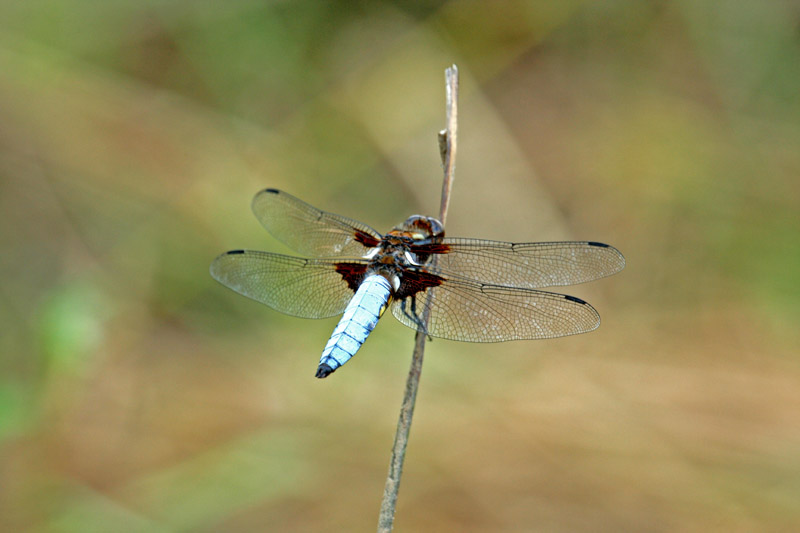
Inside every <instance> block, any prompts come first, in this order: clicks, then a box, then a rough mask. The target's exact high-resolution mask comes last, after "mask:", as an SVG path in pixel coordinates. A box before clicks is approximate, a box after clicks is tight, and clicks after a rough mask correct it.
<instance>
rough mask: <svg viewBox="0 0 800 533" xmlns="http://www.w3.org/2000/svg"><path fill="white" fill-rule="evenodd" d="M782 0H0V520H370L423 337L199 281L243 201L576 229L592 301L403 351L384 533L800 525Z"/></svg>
mask: <svg viewBox="0 0 800 533" xmlns="http://www.w3.org/2000/svg"><path fill="white" fill-rule="evenodd" d="M798 27H800V4H798V3H797V2H794V1H779V0H772V1H765V2H725V1H716V2H715V1H691V0H683V1H680V0H676V1H639V0H615V1H610V2H589V1H578V0H572V1H563V2H546V1H539V2H523V1H503V2H478V1H463V2H462V1H440V2H405V3H402V2H401V3H392V2H361V3H350V4H344V3H341V4H339V3H327V2H319V1H310V2H256V1H249V0H234V1H227V2H187V1H162V0H145V1H142V0H138V1H135V2H134V1H131V0H113V1H107V2H79V1H66V2H65V1H58V0H42V1H37V2H13V1H6V2H3V3H2V4H0V245H1V246H2V247H1V248H0V250H1V251H0V276H1V277H0V279H2V282H0V327H1V328H2V331H1V332H0V354H1V357H0V529H2V530H4V531H26V530H28V531H64V532H72V531H75V532H85V531H164V532H171V531H209V532H210V531H369V530H372V529H373V528H374V527H375V524H376V522H377V516H378V507H379V502H380V498H381V495H382V491H383V484H384V480H385V474H386V470H387V466H388V460H389V451H390V448H391V444H392V439H393V435H394V428H395V424H396V419H397V413H398V410H399V405H400V400H401V397H402V393H403V387H404V383H405V379H406V373H407V369H408V365H409V362H410V354H411V350H412V344H413V334H412V332H411V331H410V330H408V329H407V328H404V327H403V326H401V325H400V324H398V323H397V322H396V321H394V320H393V319H392V318H388V315H387V318H385V319H384V320H383V321H382V322H381V324H380V325H379V327H378V328H377V330H376V331H375V333H374V334H373V336H372V337H371V338H370V340H369V341H368V342H367V344H366V346H365V348H364V349H363V350H362V351H361V352H360V353H359V354H358V356H357V358H356V359H355V360H353V361H352V362H350V364H348V365H347V366H346V367H344V368H343V369H341V370H340V371H339V372H337V373H336V374H334V375H333V376H331V378H329V379H327V380H316V379H314V377H313V375H314V371H315V369H316V365H317V361H318V357H319V354H320V352H321V349H322V347H323V346H324V344H325V342H326V340H327V337H328V335H329V334H330V332H331V331H332V329H333V327H334V325H335V323H336V320H335V319H330V320H322V321H306V320H301V319H296V318H291V317H285V316H282V315H280V314H278V313H276V312H274V311H272V310H270V309H268V308H266V307H264V306H261V305H259V304H257V303H255V302H252V301H250V300H247V299H245V298H243V297H241V296H239V295H237V294H235V293H233V292H232V291H229V290H228V289H226V288H224V287H222V286H221V285H218V284H216V282H214V281H213V280H212V279H211V278H210V276H209V274H208V265H209V263H210V262H211V260H212V259H213V258H214V257H215V256H216V255H217V254H219V253H221V252H223V251H225V250H228V249H233V248H251V249H262V250H270V251H278V252H286V251H287V250H285V249H284V248H283V247H282V246H281V245H280V244H279V243H278V242H277V241H275V240H274V239H272V238H271V237H270V236H269V235H268V234H267V233H266V232H265V231H263V229H262V228H261V227H260V226H259V224H258V222H257V221H256V220H255V218H254V217H253V215H252V213H251V212H250V209H249V204H250V200H251V198H252V196H253V195H254V194H255V193H256V192H257V191H258V190H260V189H262V188H264V187H277V188H281V189H285V190H286V191H288V192H291V193H292V194H294V195H296V196H299V197H301V198H303V199H305V200H307V201H308V202H310V203H311V204H313V205H316V206H319V207H321V208H323V209H326V210H329V211H333V212H337V213H341V214H345V215H347V216H350V217H353V218H357V219H360V220H363V221H364V222H366V223H367V224H369V225H371V226H373V227H375V228H376V229H378V230H380V231H385V230H387V229H389V228H391V227H392V226H393V225H395V224H397V223H399V222H400V221H402V220H404V219H405V218H406V217H407V216H408V215H409V214H412V213H423V214H435V213H436V212H437V209H438V202H439V194H440V186H441V168H440V163H439V159H438V157H439V156H438V151H437V144H436V132H437V131H438V130H439V129H441V128H442V127H443V126H444V120H445V118H444V117H445V114H444V74H443V72H444V69H445V67H447V66H448V65H450V64H451V63H453V62H455V63H457V64H458V66H459V68H460V72H461V99H460V116H459V118H460V123H459V125H460V130H459V133H460V137H459V139H460V143H459V154H458V161H457V173H456V181H455V186H454V191H453V198H452V204H451V211H450V215H451V218H450V219H449V221H448V233H449V234H450V235H452V236H474V237H481V238H489V239H498V240H512V241H540V240H559V239H565V238H566V239H581V240H584V239H586V240H599V241H603V242H608V243H611V244H613V245H615V246H617V247H618V248H619V249H620V250H622V251H623V253H624V254H625V255H626V257H627V261H628V266H627V268H626V270H624V271H623V272H622V273H621V274H619V275H617V276H614V277H612V278H608V279H605V280H601V281H598V282H595V283H592V284H588V285H582V286H578V287H573V288H568V289H567V290H566V292H568V293H569V294H573V295H575V296H578V297H581V298H585V299H587V300H589V301H590V302H591V303H593V304H594V305H595V306H596V307H597V308H598V309H599V311H600V313H601V315H602V316H603V319H604V322H603V325H602V327H601V328H600V329H599V330H598V331H596V332H593V333H591V334H587V335H582V336H577V337H570V338H566V339H558V340H553V341H538V342H515V343H506V344H500V345H469V344H461V343H454V342H448V341H435V342H433V343H431V344H429V346H428V350H427V354H426V361H425V365H424V369H423V376H422V384H421V391H420V394H419V398H418V404H417V410H416V415H415V420H414V426H413V429H412V433H411V442H410V447H409V452H408V457H407V461H406V467H405V472H404V474H405V475H404V478H403V482H402V486H401V490H400V499H399V507H398V511H397V519H396V527H397V530H399V531H465V532H473V531H474V532H483V531H570V532H575V531H726V532H728V531H796V530H798V529H800V360H798V356H800V334H799V333H798V320H799V319H800V289H799V287H800V215H799V210H800V180H799V179H798V176H799V175H800V97H799V95H800V93H799V89H800V32H798Z"/></svg>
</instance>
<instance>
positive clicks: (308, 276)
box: [210, 250, 366, 318]
mask: <svg viewBox="0 0 800 533" xmlns="http://www.w3.org/2000/svg"><path fill="white" fill-rule="evenodd" d="M210 270H211V276H212V277H213V278H214V279H216V280H217V281H219V282H220V283H222V284H223V285H225V286H226V287H228V288H230V289H233V290H234V291H236V292H238V293H239V294H242V295H244V296H247V297H248V298H252V299H253V300H256V301H259V302H261V303H263V304H266V305H268V306H270V307H271V308H273V309H275V310H276V311H280V312H281V313H286V314H287V315H293V316H298V317H301V318H327V317H331V316H335V315H339V314H341V313H342V312H343V311H344V308H345V307H346V306H347V302H349V301H350V299H351V298H352V297H353V294H354V289H353V288H351V287H354V286H357V285H358V283H359V282H360V277H363V273H364V272H365V271H366V263H365V262H363V263H362V262H348V263H343V262H337V261H331V260H324V259H301V258H298V257H291V256H287V255H279V254H272V253H267V252H256V251H250V250H233V251H230V252H227V253H224V254H222V255H220V256H219V257H217V258H216V259H215V260H214V262H213V263H211V269H210Z"/></svg>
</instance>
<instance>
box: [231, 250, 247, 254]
mask: <svg viewBox="0 0 800 533" xmlns="http://www.w3.org/2000/svg"><path fill="white" fill-rule="evenodd" d="M243 253H244V250H231V251H230V252H228V255H236V254H243Z"/></svg>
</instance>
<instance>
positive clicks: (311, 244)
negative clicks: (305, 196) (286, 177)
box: [252, 189, 381, 257]
mask: <svg viewBox="0 0 800 533" xmlns="http://www.w3.org/2000/svg"><path fill="white" fill-rule="evenodd" d="M252 207H253V213H254V214H255V215H256V218H257V219H258V221H259V222H261V225H262V226H264V227H265V228H266V229H267V231H269V232H270V233H271V234H272V235H273V236H274V237H275V238H276V239H278V240H279V241H281V242H283V243H284V244H286V245H287V246H289V247H290V248H292V249H294V250H296V251H297V252H299V253H301V254H303V255H305V256H308V257H326V256H328V257H330V256H339V255H341V256H348V257H362V256H363V255H364V254H366V253H367V250H369V249H370V248H373V247H375V246H376V245H377V244H378V241H380V239H381V235H380V233H378V232H377V231H375V230H374V229H372V228H370V227H369V226H367V225H366V224H362V223H361V222H358V221H355V220H351V219H349V218H346V217H342V216H339V215H334V214H333V213H326V212H325V211H320V210H319V209H317V208H316V207H313V206H310V205H308V204H307V203H305V202H303V201H302V200H300V199H298V198H295V197H294V196H292V195H291V194H287V193H285V192H283V191H279V190H277V189H264V190H263V191H261V192H259V193H258V194H256V196H255V198H253V206H252Z"/></svg>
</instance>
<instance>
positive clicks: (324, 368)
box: [315, 363, 333, 379]
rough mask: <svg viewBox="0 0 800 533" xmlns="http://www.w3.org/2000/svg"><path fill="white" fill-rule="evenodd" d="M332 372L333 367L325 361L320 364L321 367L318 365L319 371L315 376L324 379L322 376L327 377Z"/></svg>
mask: <svg viewBox="0 0 800 533" xmlns="http://www.w3.org/2000/svg"><path fill="white" fill-rule="evenodd" d="M332 373H333V369H332V368H331V367H330V366H328V365H326V364H325V363H322V364H321V365H319V367H317V373H316V374H315V376H316V377H318V378H320V379H322V378H327V377H328V376H330V375H331V374H332Z"/></svg>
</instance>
